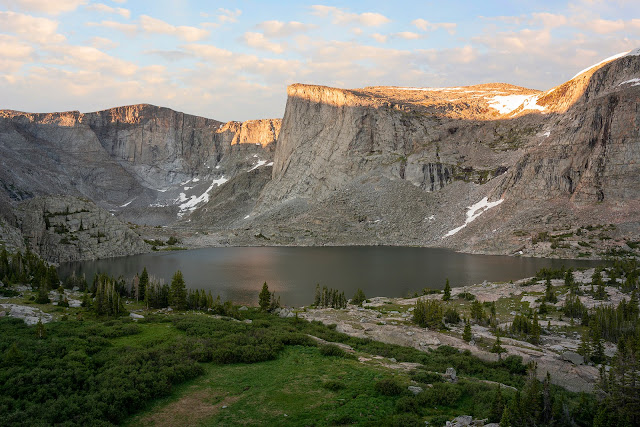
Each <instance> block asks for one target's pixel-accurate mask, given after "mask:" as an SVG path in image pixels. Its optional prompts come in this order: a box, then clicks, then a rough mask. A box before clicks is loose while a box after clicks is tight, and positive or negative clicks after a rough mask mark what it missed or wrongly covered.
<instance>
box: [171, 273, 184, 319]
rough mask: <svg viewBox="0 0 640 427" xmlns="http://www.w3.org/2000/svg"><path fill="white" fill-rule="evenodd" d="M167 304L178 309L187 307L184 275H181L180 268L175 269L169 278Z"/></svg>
mask: <svg viewBox="0 0 640 427" xmlns="http://www.w3.org/2000/svg"><path fill="white" fill-rule="evenodd" d="M169 304H170V305H171V306H172V307H174V308H177V309H178V310H184V309H186V308H187V290H186V287H185V284H184V277H182V271H180V270H178V271H176V272H175V274H174V275H173V278H172V279H171V290H170V294H169Z"/></svg>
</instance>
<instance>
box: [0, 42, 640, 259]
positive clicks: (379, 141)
mask: <svg viewBox="0 0 640 427" xmlns="http://www.w3.org/2000/svg"><path fill="white" fill-rule="evenodd" d="M634 52H636V51H632V52H630V53H628V54H626V55H623V56H621V57H618V58H615V59H612V60H610V61H606V60H605V61H604V62H602V63H601V64H596V66H593V67H590V68H589V69H586V70H585V71H583V72H582V73H579V74H578V75H577V76H576V77H575V78H573V79H572V80H569V81H567V82H565V83H563V84H561V85H558V86H556V87H555V88H552V89H549V90H547V91H538V90H534V89H527V88H523V87H519V86H514V85H508V84H498V83H492V84H482V85H473V86H463V87H462V86H461V87H449V88H399V87H388V86H383V87H381V86H377V87H367V88H362V89H338V88H330V87H326V86H319V85H303V84H293V85H290V86H289V87H288V88H287V93H288V95H289V96H288V100H287V106H286V109H285V113H284V117H283V119H282V120H280V119H264V120H252V121H245V122H233V121H232V122H227V123H223V122H219V121H217V120H213V119H207V118H203V117H198V116H193V115H188V114H184V113H180V112H176V111H173V110H171V109H168V108H165V107H158V106H153V105H150V104H136V105H130V106H123V107H116V108H112V109H107V110H101V111H97V112H92V113H79V112H75V111H72V112H64V113H38V114H32V113H21V112H15V111H12V110H2V111H0V154H3V160H2V162H3V165H5V167H4V168H3V169H4V172H0V188H3V189H4V192H5V193H6V194H7V195H8V196H9V197H11V198H12V200H13V201H12V202H10V203H12V204H17V203H18V202H19V201H20V200H26V199H30V198H32V197H41V196H47V195H51V194H53V193H54V192H53V191H52V189H55V190H57V191H59V192H60V193H61V194H65V195H74V196H76V197H88V198H89V199H91V200H93V201H94V202H95V203H96V204H98V206H100V207H102V208H105V209H108V210H110V211H111V212H112V213H113V214H114V215H116V217H117V218H119V219H120V220H122V221H130V222H135V223H136V224H138V225H143V226H144V225H145V224H146V225H149V226H154V225H161V226H168V228H167V229H166V230H165V231H164V232H165V233H178V234H180V235H181V236H182V238H183V240H184V242H185V244H186V245H187V246H190V247H195V246H206V245H264V244H268V245H280V244H286V245H326V244H338V245H345V244H391V245H418V246H444V247H450V248H452V249H456V250H462V251H467V252H482V253H508V254H514V253H522V254H524V255H540V256H569V257H574V256H578V255H579V254H581V253H582V254H583V255H582V256H586V257H600V256H603V253H605V252H606V251H607V250H610V249H611V248H610V246H613V247H614V249H615V248H621V249H624V250H628V249H630V247H629V246H628V245H626V243H625V242H626V241H633V239H637V238H639V237H640V236H638V227H637V225H638V224H639V223H640V218H638V215H637V214H635V213H634V212H637V210H636V209H635V206H637V205H638V204H639V203H638V200H640V194H638V190H636V188H637V185H636V184H637V178H636V177H637V176H640V170H638V168H637V166H635V165H636V163H635V159H638V158H640V141H639V140H638V137H637V133H638V132H637V130H638V129H640V124H638V123H637V120H636V118H635V109H636V108H637V105H638V99H639V98H638V94H639V93H640V91H639V88H638V87H636V86H635V83H634V82H635V80H634V79H637V76H640V60H639V59H638V55H640V51H639V52H636V53H634ZM638 81H640V79H638ZM29 157H38V158H39V159H40V161H39V163H38V164H36V163H34V162H30V161H29ZM271 166H272V167H271ZM482 200H486V203H485V204H479V203H480V202H481V201H482ZM499 200H503V201H504V203H503V202H500V204H499V205H498V204H496V202H497V201H499ZM472 210H473V211H472ZM476 211H477V212H476ZM470 219H471V220H470ZM594 221H595V222H596V224H609V223H614V224H616V230H615V232H612V233H610V234H612V235H614V236H612V237H611V238H610V239H609V240H612V242H605V241H602V242H597V244H596V245H595V246H597V248H594V249H593V250H590V251H589V254H588V255H584V253H586V252H585V250H584V249H583V248H584V247H583V246H580V245H579V244H578V243H579V241H580V240H579V239H577V238H576V239H573V240H571V241H570V242H569V243H558V242H557V239H555V240H554V239H547V240H542V241H541V240H540V239H538V238H537V236H538V234H541V233H542V234H543V233H547V234H549V233H550V232H551V234H553V229H554V228H556V229H558V228H563V227H564V228H563V229H566V230H571V232H572V233H575V232H576V230H577V229H578V227H583V226H587V225H593V224H594ZM17 223H20V221H19V220H18V221H17ZM453 230H457V231H456V232H455V233H451V232H452V231H453ZM139 232H140V233H142V234H144V233H149V234H151V235H155V233H158V231H156V230H153V229H149V228H145V227H142V228H141V231H139ZM564 234H567V233H566V232H565V233H564ZM551 240H553V241H551ZM583 243H584V242H583ZM613 243H615V244H613ZM551 246H554V247H553V248H552V247H551ZM561 246H562V247H561ZM564 246H566V247H564ZM132 247H136V246H135V245H132ZM80 252H81V251H80Z"/></svg>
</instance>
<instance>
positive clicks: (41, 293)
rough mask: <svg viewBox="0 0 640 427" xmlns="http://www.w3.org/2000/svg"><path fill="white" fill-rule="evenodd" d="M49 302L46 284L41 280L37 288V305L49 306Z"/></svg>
mask: <svg viewBox="0 0 640 427" xmlns="http://www.w3.org/2000/svg"><path fill="white" fill-rule="evenodd" d="M50 302H51V300H50V299H49V292H48V291H47V282H46V280H43V281H42V282H41V283H40V287H39V288H38V295H37V296H36V303H37V304H49V303H50Z"/></svg>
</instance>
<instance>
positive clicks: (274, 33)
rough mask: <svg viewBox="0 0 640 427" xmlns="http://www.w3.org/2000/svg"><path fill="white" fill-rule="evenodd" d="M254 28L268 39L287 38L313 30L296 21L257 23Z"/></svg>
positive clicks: (310, 26) (309, 26)
mask: <svg viewBox="0 0 640 427" xmlns="http://www.w3.org/2000/svg"><path fill="white" fill-rule="evenodd" d="M256 27H257V28H259V29H260V30H262V33H263V34H264V35H265V37H269V38H274V37H288V36H290V35H292V34H296V33H303V32H306V31H308V30H310V29H311V28H313V26H312V25H306V24H303V23H302V22H297V21H290V22H282V21H264V22H261V23H259V24H258V25H257V26H256Z"/></svg>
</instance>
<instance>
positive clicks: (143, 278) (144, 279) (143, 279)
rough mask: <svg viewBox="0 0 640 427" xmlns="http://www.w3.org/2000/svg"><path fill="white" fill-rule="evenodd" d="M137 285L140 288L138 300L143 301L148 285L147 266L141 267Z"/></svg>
mask: <svg viewBox="0 0 640 427" xmlns="http://www.w3.org/2000/svg"><path fill="white" fill-rule="evenodd" d="M138 287H139V288H140V300H142V301H144V300H145V297H146V293H147V287H149V273H147V267H144V268H143V269H142V274H141V275H140V283H139V284H138Z"/></svg>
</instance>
